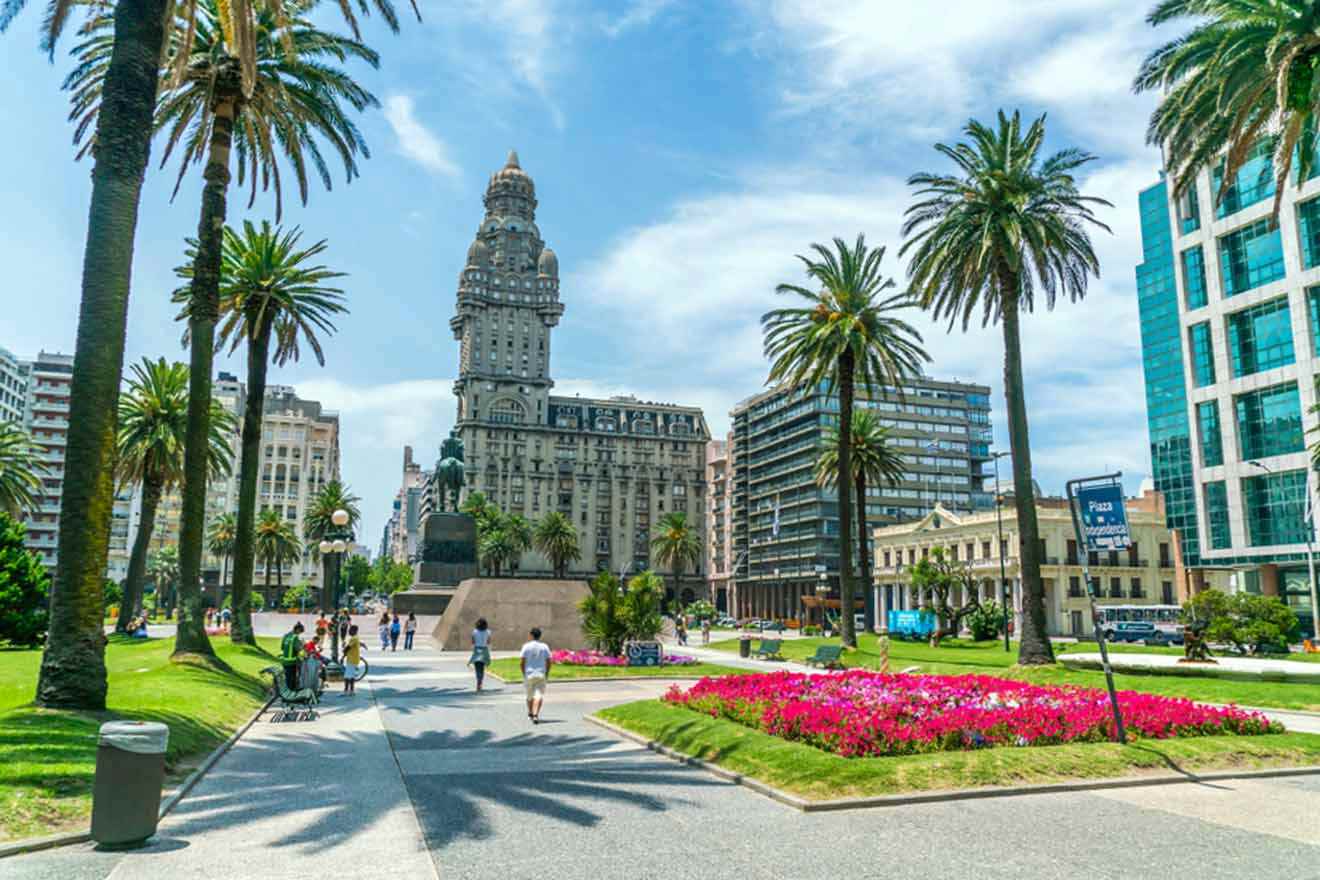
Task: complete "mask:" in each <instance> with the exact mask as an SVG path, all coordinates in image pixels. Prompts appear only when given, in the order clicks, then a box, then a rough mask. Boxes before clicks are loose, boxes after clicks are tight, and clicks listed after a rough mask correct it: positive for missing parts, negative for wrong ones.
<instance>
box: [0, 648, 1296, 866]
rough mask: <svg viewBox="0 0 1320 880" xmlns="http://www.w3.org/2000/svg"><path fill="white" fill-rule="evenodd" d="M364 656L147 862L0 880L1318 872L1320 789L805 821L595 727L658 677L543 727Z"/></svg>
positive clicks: (248, 740)
mask: <svg viewBox="0 0 1320 880" xmlns="http://www.w3.org/2000/svg"><path fill="white" fill-rule="evenodd" d="M369 657H370V659H371V663H372V680H371V682H370V688H369V690H367V689H366V688H364V689H363V690H362V691H361V692H360V693H359V696H358V697H357V698H356V699H355V700H352V701H349V700H346V699H345V698H342V697H339V696H332V697H330V698H329V699H328V700H327V703H326V707H325V711H324V713H323V715H322V718H321V720H320V721H318V722H317V723H315V724H302V725H293V724H287V725H286V724H280V725H276V724H269V723H265V722H262V723H259V724H258V725H256V726H255V727H254V728H253V729H252V732H251V733H250V734H249V735H248V736H247V737H245V738H244V740H243V741H242V742H241V743H240V744H239V746H237V747H236V748H235V749H234V750H233V751H232V752H230V753H229V754H228V755H227V756H226V757H225V758H224V759H222V760H221V761H220V763H219V764H218V765H217V766H216V768H215V769H214V770H213V771H212V773H211V774H210V775H209V776H208V777H207V778H206V779H205V780H204V781H203V782H202V783H201V784H200V785H199V786H198V788H197V789H196V790H195V791H194V793H193V794H192V795H191V796H190V797H189V798H187V799H186V800H185V801H184V802H183V804H181V805H180V807H179V809H178V810H177V811H176V812H175V813H174V814H172V815H171V816H170V817H169V819H167V821H166V822H165V824H164V825H163V826H162V829H161V835H160V838H159V840H158V842H157V843H156V844H155V845H153V846H152V847H150V848H148V849H146V850H143V851H140V852H137V853H132V854H112V853H98V852H95V851H93V850H92V849H91V848H90V847H74V848H69V849H65V850H60V851H56V852H50V853H38V854H33V855H30V856H23V857H19V858H17V859H10V860H5V861H0V878H5V880H8V878H10V877H15V878H36V877H41V878H44V877H51V878H60V880H82V878H97V880H101V878H106V877H110V878H114V880H124V878H138V877H180V878H188V880H194V878H231V877H296V876H309V875H313V874H314V875H322V874H326V875H332V876H347V877H377V876H389V877H394V876H398V877H405V878H409V880H414V878H422V880H425V878H436V877H441V878H444V880H458V878H481V880H489V878H492V877H495V878H499V880H522V878H537V880H546V878H578V877H614V876H628V877H638V878H660V877H663V878H666V880H668V878H685V877H693V878H697V877H699V878H711V880H724V878H739V880H742V878H747V877H765V876H771V877H788V876H791V877H799V878H832V880H833V878H838V877H840V876H847V877H859V878H869V877H886V878H889V877H893V878H909V877H910V878H923V880H924V878H928V877H930V876H932V875H933V874H934V875H938V876H951V877H963V876H976V877H978V878H1006V880H1008V878H1011V880H1021V878H1022V877H1024V876H1030V877H1036V878H1056V877H1057V878H1069V880H1072V878H1075V877H1077V876H1081V875H1085V876H1091V875H1096V876H1103V877H1106V878H1129V877H1130V878H1148V877H1162V876H1163V877H1172V876H1179V875H1181V874H1184V873H1186V870H1187V868H1188V867H1189V865H1190V866H1193V867H1194V870H1195V872H1196V874H1197V876H1198V878H1234V880H1237V878H1240V877H1242V876H1258V875H1260V874H1261V873H1269V874H1272V875H1274V874H1277V875H1279V876H1288V877H1315V876H1317V875H1320V823H1316V822H1314V821H1313V820H1312V817H1314V816H1316V815H1320V779H1315V778H1302V779H1292V780H1275V781H1268V782H1266V781H1258V782H1242V783H1237V782H1232V783H1215V784H1206V785H1184V786H1167V787H1161V788H1146V789H1131V790H1123V791H1115V792H1107V793H1103V794H1101V793H1094V794H1093V793H1076V794H1052V795H1040V796H1033V797H1019V798H1002V799H994V800H982V801H963V802H952V803H945V804H929V805H922V806H910V807H902V808H897V809H889V810H864V811H857V812H854V813H850V814H849V815H847V816H846V817H844V816H840V815H837V814H802V813H799V812H797V811H795V810H792V809H790V808H788V807H784V806H782V805H779V804H777V803H775V802H773V801H770V800H769V799H767V798H764V797H761V796H760V795H757V794H754V793H752V792H750V791H748V790H746V789H743V788H740V787H738V786H735V785H731V784H729V783H726V782H723V781H721V780H718V779H716V778H714V777H711V776H710V775H708V774H706V773H703V772H701V771H699V770H695V769H692V768H688V767H684V766H681V765H679V764H676V763H674V762H672V761H669V760H667V759H665V758H662V757H659V756H658V755H655V754H653V753H651V752H649V751H647V750H645V749H642V748H639V747H637V746H635V745H633V744H631V743H628V742H622V741H620V740H618V739H616V738H614V737H612V736H610V735H608V734H607V733H605V732H604V731H602V730H601V729H599V728H597V727H595V726H594V725H590V724H588V723H587V722H585V721H584V720H583V716H584V715H586V714H588V713H590V712H593V711H595V710H597V709H599V708H601V707H603V706H606V705H610V704H612V703H618V702H623V701H627V700H633V699H641V698H644V697H647V696H653V695H655V694H658V693H659V692H660V691H662V690H663V689H664V688H665V683H664V682H658V681H656V682H652V681H645V682H626V683H624V682H616V683H601V682H594V683H593V682H579V683H571V682H552V684H551V686H550V690H549V697H548V701H547V705H546V709H545V711H544V719H545V723H543V724H541V725H539V726H533V725H532V724H531V722H530V721H528V719H527V717H526V710H525V705H524V703H523V699H522V692H521V688H520V686H518V685H510V686H506V687H499V686H494V685H493V686H492V688H491V690H490V691H489V692H488V693H486V694H483V695H480V696H477V695H475V694H473V693H472V690H471V688H472V682H471V673H470V671H469V670H468V669H466V668H465V666H464V660H465V658H464V657H463V656H461V655H457V654H442V653H440V652H438V651H436V650H434V649H422V650H418V651H414V652H411V653H407V654H405V653H403V652H400V653H398V654H389V655H384V656H382V655H380V654H379V653H378V652H372V653H371V654H370V655H369ZM735 659H736V658H735ZM1046 828H1047V829H1049V833H1048V835H1041V834H1039V833H1037V832H1036V831H1035V829H1046ZM955 841H961V842H963V843H965V844H966V845H951V842H955Z"/></svg>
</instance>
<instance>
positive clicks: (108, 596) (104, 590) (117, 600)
mask: <svg viewBox="0 0 1320 880" xmlns="http://www.w3.org/2000/svg"><path fill="white" fill-rule="evenodd" d="M101 604H102V605H104V606H105V610H106V611H107V612H108V611H109V610H110V609H111V608H112V607H115V606H119V605H122V604H124V589H123V587H121V586H119V584H118V583H116V582H115V581H112V580H111V579H110V578H106V579H105V586H103V587H101Z"/></svg>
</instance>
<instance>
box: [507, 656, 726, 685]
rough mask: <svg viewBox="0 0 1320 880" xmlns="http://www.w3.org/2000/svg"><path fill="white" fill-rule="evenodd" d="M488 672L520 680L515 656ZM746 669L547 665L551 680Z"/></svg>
mask: <svg viewBox="0 0 1320 880" xmlns="http://www.w3.org/2000/svg"><path fill="white" fill-rule="evenodd" d="M487 668H488V669H489V671H490V672H492V673H494V674H495V675H498V676H499V677H500V678H502V679H504V680H505V681H522V671H521V670H520V669H519V667H518V658H517V657H505V658H503V659H500V660H495V661H493V662H492V663H491V664H490V666H489V667H487ZM747 671H748V670H746V669H738V668H736V667H733V666H720V665H719V664H716V663H698V664H696V665H695V666H573V665H570V664H568V663H556V664H554V665H553V666H552V667H550V680H551V681H566V680H568V679H573V678H633V677H641V678H704V677H705V676H707V675H746V674H747Z"/></svg>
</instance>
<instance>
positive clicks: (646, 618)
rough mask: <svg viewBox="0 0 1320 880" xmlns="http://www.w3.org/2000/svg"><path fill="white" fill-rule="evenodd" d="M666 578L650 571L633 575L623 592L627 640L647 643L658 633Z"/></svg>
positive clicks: (661, 620) (623, 612)
mask: <svg viewBox="0 0 1320 880" xmlns="http://www.w3.org/2000/svg"><path fill="white" fill-rule="evenodd" d="M664 595H665V581H664V578H662V577H661V576H660V575H658V574H656V573H655V572H653V571H644V572H642V573H640V574H637V575H634V576H633V577H632V578H631V579H629V581H628V589H627V591H625V592H624V594H623V609H622V614H623V622H624V636H625V638H626V639H627V640H629V641H636V642H650V641H654V640H655V638H656V636H658V635H659V634H660V629H661V627H662V626H663V625H664V618H663V617H662V616H661V613H660V606H661V604H662V603H663V602H664Z"/></svg>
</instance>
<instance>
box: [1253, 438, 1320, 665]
mask: <svg viewBox="0 0 1320 880" xmlns="http://www.w3.org/2000/svg"><path fill="white" fill-rule="evenodd" d="M1247 464H1249V465H1253V466H1255V467H1258V468H1260V469H1261V470H1263V471H1264V472H1265V473H1267V474H1271V475H1272V474H1273V473H1274V471H1272V470H1270V468H1269V466H1267V465H1265V464H1263V463H1262V462H1259V461H1248V462H1247ZM1302 521H1303V522H1304V523H1305V524H1306V573H1307V578H1308V580H1309V581H1310V587H1311V635H1312V636H1313V637H1314V638H1316V639H1320V605H1317V603H1316V587H1315V559H1314V557H1313V555H1312V553H1311V538H1312V537H1313V535H1312V534H1311V533H1312V532H1313V531H1315V515H1314V512H1313V511H1312V509H1311V469H1310V468H1307V469H1306V508H1305V509H1304V511H1303V513H1302Z"/></svg>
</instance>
